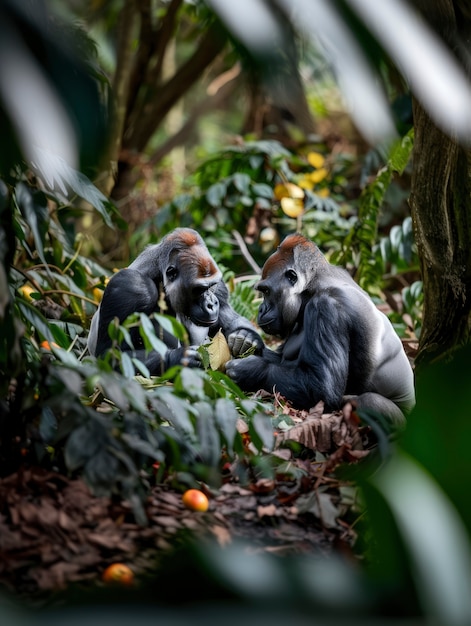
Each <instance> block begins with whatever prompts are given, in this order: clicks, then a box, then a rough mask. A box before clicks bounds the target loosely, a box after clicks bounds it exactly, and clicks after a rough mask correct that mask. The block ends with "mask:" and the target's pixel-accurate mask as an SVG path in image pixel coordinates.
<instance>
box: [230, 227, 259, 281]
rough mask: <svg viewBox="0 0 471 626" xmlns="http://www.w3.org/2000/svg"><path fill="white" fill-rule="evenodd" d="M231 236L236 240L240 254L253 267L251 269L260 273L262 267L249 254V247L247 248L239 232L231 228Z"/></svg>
mask: <svg viewBox="0 0 471 626" xmlns="http://www.w3.org/2000/svg"><path fill="white" fill-rule="evenodd" d="M232 236H233V237H234V239H235V240H236V243H237V245H238V246H239V248H240V251H241V252H242V256H243V257H244V259H245V260H246V261H247V263H248V264H249V265H250V267H251V268H252V269H253V271H254V272H255V273H256V274H261V273H262V268H261V267H260V266H259V265H258V263H257V261H256V260H255V259H254V258H253V256H252V255H251V254H250V252H249V249H248V248H247V245H246V243H245V241H244V238H243V237H242V235H241V234H240V233H239V232H237V230H233V231H232Z"/></svg>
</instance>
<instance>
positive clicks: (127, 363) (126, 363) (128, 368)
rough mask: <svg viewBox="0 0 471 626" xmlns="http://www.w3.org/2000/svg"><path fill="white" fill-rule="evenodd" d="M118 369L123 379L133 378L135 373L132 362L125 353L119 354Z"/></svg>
mask: <svg viewBox="0 0 471 626" xmlns="http://www.w3.org/2000/svg"><path fill="white" fill-rule="evenodd" d="M120 361H121V362H120V367H121V371H122V372H123V376H124V377H125V378H133V376H134V374H135V371H134V365H133V363H132V360H131V358H130V356H129V354H128V353H127V352H121V359H120Z"/></svg>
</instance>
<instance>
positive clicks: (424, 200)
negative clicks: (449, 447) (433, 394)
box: [410, 0, 471, 374]
mask: <svg viewBox="0 0 471 626" xmlns="http://www.w3.org/2000/svg"><path fill="white" fill-rule="evenodd" d="M423 12H424V15H425V16H426V17H427V19H428V21H429V22H430V23H431V24H432V26H434V28H435V30H436V31H437V32H438V34H439V35H440V36H442V37H443V39H445V40H446V41H447V42H449V43H451V39H454V36H455V35H456V34H457V32H458V29H457V24H456V16H455V7H454V6H453V2H451V0H435V1H434V2H432V3H428V4H427V7H426V9H425V8H424V11H423ZM461 26H462V24H460V28H461ZM455 43H456V41H455ZM470 106H471V103H470ZM413 112H414V129H415V143H414V155H413V173H412V189H411V199H410V206H411V214H412V219H413V223H414V232H415V240H416V243H417V248H418V253H419V257H420V262H421V270H422V279H423V283H424V308H423V323H422V332H421V335H420V342H419V352H418V354H417V357H416V371H417V373H418V374H420V371H421V368H422V366H423V365H427V364H429V363H431V362H433V361H437V360H440V359H442V358H445V357H446V356H447V355H449V354H450V353H451V352H452V351H453V350H454V349H455V348H456V347H458V346H460V345H462V344H464V343H466V342H467V341H468V340H469V336H470V321H471V316H470V313H471V152H470V150H469V147H468V148H465V147H463V146H461V145H460V144H459V142H458V141H457V140H456V139H454V138H450V137H448V136H446V135H444V134H443V133H442V132H441V131H440V130H439V129H438V128H437V127H436V126H435V125H434V123H433V122H432V121H431V119H430V117H429V116H428V114H427V113H426V112H425V110H424V109H423V107H422V106H421V104H420V103H419V102H418V101H417V100H415V101H414V105H413Z"/></svg>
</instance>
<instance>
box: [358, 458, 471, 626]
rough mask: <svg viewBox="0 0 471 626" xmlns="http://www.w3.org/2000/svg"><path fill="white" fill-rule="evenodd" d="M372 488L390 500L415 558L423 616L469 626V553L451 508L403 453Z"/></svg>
mask: <svg viewBox="0 0 471 626" xmlns="http://www.w3.org/2000/svg"><path fill="white" fill-rule="evenodd" d="M372 482H373V484H374V485H375V486H376V488H377V489H378V490H379V492H380V493H381V494H382V496H383V497H384V498H385V499H386V502H387V503H388V505H389V507H390V509H391V512H392V514H393V515H394V517H395V520H396V522H397V525H398V527H399V531H400V532H401V536H402V539H403V541H404V544H405V547H406V549H407V551H408V553H409V554H410V555H411V557H412V560H413V568H412V573H413V575H414V578H415V583H416V586H417V589H418V591H419V594H420V595H421V598H422V608H423V610H424V611H425V612H426V613H428V615H429V617H430V618H431V619H433V621H437V623H443V624H467V623H469V622H470V620H471V594H470V592H469V590H470V589H471V551H470V545H469V538H468V535H467V532H466V530H465V528H464V525H463V522H462V520H461V519H460V517H459V516H458V514H457V512H456V510H455V509H454V507H453V506H452V504H451V502H450V501H449V500H448V499H447V497H446V495H445V494H444V493H443V492H442V490H441V489H440V487H439V486H438V484H437V483H436V482H435V481H434V480H433V478H432V477H431V476H430V474H428V473H427V472H426V471H425V470H424V468H423V467H422V466H421V465H420V464H419V463H418V462H417V461H416V460H415V459H413V458H412V457H410V456H408V455H407V454H405V453H403V452H401V453H397V454H396V455H395V456H394V457H393V458H392V459H391V460H390V461H389V462H388V463H387V464H386V465H385V466H383V467H382V469H381V471H379V472H378V473H377V474H375V476H374V478H373V479H372ZM367 505H368V503H367ZM377 523H380V520H377Z"/></svg>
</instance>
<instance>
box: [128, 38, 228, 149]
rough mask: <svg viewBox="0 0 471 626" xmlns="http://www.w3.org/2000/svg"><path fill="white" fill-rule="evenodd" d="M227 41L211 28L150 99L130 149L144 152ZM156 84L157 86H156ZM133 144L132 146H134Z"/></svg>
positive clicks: (137, 124)
mask: <svg viewBox="0 0 471 626" xmlns="http://www.w3.org/2000/svg"><path fill="white" fill-rule="evenodd" d="M224 45H225V40H224V39H223V38H221V35H220V31H218V30H216V29H215V28H210V29H209V30H208V31H206V32H205V34H204V35H203V37H202V39H201V41H200V44H199V46H198V48H197V49H196V50H195V52H194V54H193V55H192V56H191V57H190V58H189V59H188V60H187V61H186V63H184V64H183V65H182V66H181V67H180V68H179V69H178V71H177V72H176V73H175V74H174V75H173V76H172V77H171V78H170V79H169V80H168V81H167V83H165V84H164V85H161V86H160V88H159V97H158V98H157V97H155V95H153V97H152V99H150V97H149V98H148V99H147V102H146V104H145V107H144V108H145V112H144V108H143V111H142V115H141V116H140V118H139V120H136V129H135V132H134V133H133V137H132V138H131V141H130V143H129V145H126V147H127V148H128V149H135V150H137V151H138V152H142V151H143V150H144V148H145V146H146V145H147V142H148V141H149V138H150V137H151V136H152V134H153V133H154V131H155V130H156V128H158V126H159V124H160V123H161V122H162V120H163V119H164V117H165V116H166V115H167V113H168V112H169V111H170V109H171V108H172V107H173V106H174V104H175V103H176V102H177V101H178V100H179V99H180V98H181V97H182V96H183V94H185V93H186V92H187V91H188V90H189V89H190V87H191V86H192V85H193V84H194V83H195V82H196V81H197V80H198V79H199V77H200V76H201V74H202V73H203V72H204V70H205V69H206V68H207V67H208V65H209V64H210V63H211V62H212V61H213V60H214V59H215V57H216V56H217V55H218V54H219V53H220V52H221V50H222V49H223V47H224ZM155 87H156V86H155ZM131 144H132V145H131Z"/></svg>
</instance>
